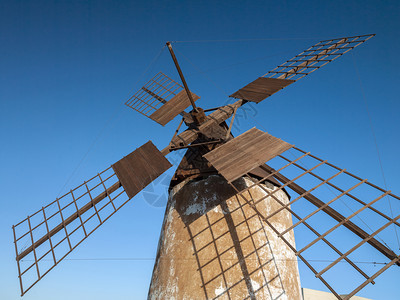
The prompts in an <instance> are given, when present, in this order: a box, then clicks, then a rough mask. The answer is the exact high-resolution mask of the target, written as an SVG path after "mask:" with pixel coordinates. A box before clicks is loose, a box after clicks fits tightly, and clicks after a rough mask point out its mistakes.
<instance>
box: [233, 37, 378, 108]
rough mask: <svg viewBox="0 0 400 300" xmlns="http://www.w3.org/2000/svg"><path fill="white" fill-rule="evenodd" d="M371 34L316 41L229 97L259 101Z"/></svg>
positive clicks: (331, 59) (352, 47)
mask: <svg viewBox="0 0 400 300" xmlns="http://www.w3.org/2000/svg"><path fill="white" fill-rule="evenodd" d="M373 36H375V34H368V35H358V36H353V37H344V38H337V39H331V40H325V41H320V42H319V43H317V44H315V45H313V46H311V47H310V48H308V49H307V50H304V51H303V52H301V53H300V54H298V55H296V56H295V57H293V58H292V59H290V60H288V61H286V62H285V63H283V64H282V65H279V66H277V67H276V68H275V69H273V70H271V71H269V72H268V73H267V74H265V75H263V76H262V77H259V78H257V79H256V80H254V81H253V82H251V83H249V84H247V85H246V86H244V87H243V88H241V89H239V90H238V91H236V92H234V93H233V94H232V95H230V97H233V98H238V99H243V100H247V101H252V102H256V103H259V102H261V101H262V100H264V99H266V98H268V97H269V96H271V95H272V94H274V93H276V92H278V91H279V90H281V89H283V88H285V87H286V86H288V85H290V84H292V83H293V82H295V81H297V80H299V79H301V78H303V77H304V76H306V75H309V74H311V73H312V72H314V71H316V70H318V69H319V68H321V67H322V66H325V65H326V64H328V63H330V62H332V61H334V60H335V59H337V58H339V57H340V56H342V55H343V54H345V53H347V52H349V51H350V50H352V49H354V48H355V47H357V46H359V45H361V44H362V43H364V42H365V41H367V40H369V39H370V38H372V37H373Z"/></svg>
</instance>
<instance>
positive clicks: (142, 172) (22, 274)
mask: <svg viewBox="0 0 400 300" xmlns="http://www.w3.org/2000/svg"><path fill="white" fill-rule="evenodd" d="M170 167H171V164H170V163H169V161H168V160H167V159H166V158H165V157H164V156H163V155H162V154H161V152H160V151H158V150H157V148H156V147H155V146H154V145H153V144H152V143H151V142H150V141H149V142H147V143H146V144H144V145H143V146H141V147H139V148H138V149H136V150H135V151H133V152H132V153H131V154H129V155H128V156H126V157H124V158H123V159H121V160H120V161H118V162H117V163H115V164H114V165H112V166H111V167H109V168H108V169H106V170H104V171H103V172H101V173H99V174H97V175H96V176H94V177H93V178H91V179H89V180H88V181H85V182H84V183H83V184H81V185H79V186H78V187H76V188H75V189H73V190H71V191H70V192H69V193H67V194H65V195H63V196H62V197H60V198H57V199H56V200H55V201H53V202H52V203H50V204H48V205H46V206H44V207H42V209H40V210H38V211H37V212H35V213H34V214H32V215H30V216H28V217H27V218H26V219H24V220H23V221H21V222H20V223H18V224H17V225H15V226H13V232H14V243H15V251H16V260H17V264H18V272H19V274H18V276H19V279H20V288H21V294H22V295H24V294H25V293H26V292H27V291H28V290H29V289H30V288H31V287H32V286H33V285H35V284H36V283H37V282H38V281H39V280H40V279H41V278H43V276H45V275H46V274H47V273H48V272H49V271H50V270H51V269H53V268H54V267H55V266H56V265H57V264H58V263H59V262H60V261H61V260H63V259H64V258H65V257H66V256H67V255H68V254H69V253H71V252H72V251H73V250H74V249H75V248H76V247H77V246H78V245H79V244H80V243H82V242H83V241H84V240H85V239H86V238H87V237H88V236H89V235H91V234H92V233H93V232H94V231H95V230H96V229H97V228H99V227H100V226H101V225H102V224H103V223H104V222H105V221H106V220H108V219H109V218H110V217H111V216H112V215H113V214H114V213H116V212H117V211H118V210H119V209H120V208H121V207H122V206H124V205H125V204H126V203H127V202H128V201H129V200H130V199H131V198H132V197H134V196H135V195H136V194H137V193H138V192H140V191H141V190H142V189H143V188H145V187H146V186H147V185H148V184H149V183H150V182H151V181H153V180H155V179H156V178H157V177H158V176H159V175H161V174H162V173H164V172H165V171H166V170H167V169H169V168H170Z"/></svg>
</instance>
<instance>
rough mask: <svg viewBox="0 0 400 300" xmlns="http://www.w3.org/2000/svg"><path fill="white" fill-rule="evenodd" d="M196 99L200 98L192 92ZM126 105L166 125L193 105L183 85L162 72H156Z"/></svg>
mask: <svg viewBox="0 0 400 300" xmlns="http://www.w3.org/2000/svg"><path fill="white" fill-rule="evenodd" d="M192 98H193V100H194V101H197V100H198V99H200V97H199V96H197V95H196V94H194V93H192ZM125 105H126V106H128V107H130V108H132V109H133V110H135V111H137V112H139V113H141V114H142V115H144V116H146V117H148V118H150V119H152V120H153V121H155V122H157V123H158V124H160V125H162V126H165V125H166V124H167V123H168V122H169V121H171V120H173V119H174V118H175V117H176V116H177V115H179V114H182V112H183V111H184V110H185V109H186V108H188V107H189V106H190V105H191V102H190V99H189V97H188V96H187V93H186V91H185V90H184V88H183V86H182V85H180V84H179V83H177V82H176V81H174V80H173V79H171V78H169V77H168V76H167V75H165V74H164V73H162V72H159V73H158V74H156V75H155V76H154V77H153V78H152V79H150V81H149V82H147V83H146V84H145V85H144V86H143V87H142V88H141V89H140V90H138V91H137V92H136V93H135V94H134V95H133V96H132V97H131V98H130V99H128V101H126V102H125Z"/></svg>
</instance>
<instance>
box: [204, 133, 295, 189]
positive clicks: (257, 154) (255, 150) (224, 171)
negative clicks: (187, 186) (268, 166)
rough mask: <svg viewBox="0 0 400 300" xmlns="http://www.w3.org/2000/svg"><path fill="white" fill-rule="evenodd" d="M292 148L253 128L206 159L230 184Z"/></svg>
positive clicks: (215, 150) (210, 153) (207, 155)
mask: <svg viewBox="0 0 400 300" xmlns="http://www.w3.org/2000/svg"><path fill="white" fill-rule="evenodd" d="M292 147H293V145H291V144H288V143H286V142H284V141H282V140H280V139H278V138H276V137H274V136H272V135H270V134H268V133H266V132H263V131H261V130H258V129H256V128H252V129H250V130H248V131H246V132H245V133H243V134H241V135H239V136H238V137H236V138H234V139H233V140H230V141H229V142H227V143H226V144H224V145H222V146H220V147H218V148H216V149H214V150H213V151H211V152H209V153H207V154H205V155H204V157H205V158H206V159H207V160H208V161H209V162H210V163H211V164H212V165H213V166H214V167H215V168H216V169H217V170H218V172H219V173H220V174H221V175H222V176H224V177H225V179H226V180H227V181H228V182H232V181H234V180H235V179H237V178H239V177H240V176H242V175H243V174H246V173H248V172H250V171H251V170H253V169H254V168H256V167H258V166H260V165H262V164H263V163H265V162H267V161H269V160H270V159H272V158H274V157H275V156H277V155H279V154H281V153H283V152H285V151H286V150H288V149H290V148H292Z"/></svg>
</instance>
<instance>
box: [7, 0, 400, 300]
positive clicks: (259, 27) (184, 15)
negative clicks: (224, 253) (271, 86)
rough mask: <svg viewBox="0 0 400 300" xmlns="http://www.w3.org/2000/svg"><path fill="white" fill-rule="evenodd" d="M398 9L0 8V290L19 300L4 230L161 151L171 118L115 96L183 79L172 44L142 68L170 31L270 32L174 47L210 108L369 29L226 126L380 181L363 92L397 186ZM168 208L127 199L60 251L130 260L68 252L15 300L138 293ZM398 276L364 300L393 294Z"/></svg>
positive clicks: (314, 4) (250, 5)
mask: <svg viewBox="0 0 400 300" xmlns="http://www.w3.org/2000/svg"><path fill="white" fill-rule="evenodd" d="M399 13H400V2H399V1H341V0H339V1H0V51H1V56H0V70H1V72H0V128H1V130H0V141H1V147H0V160H1V168H0V189H1V191H2V193H1V196H0V201H1V206H2V209H1V210H0V240H1V242H2V243H1V247H0V266H1V267H0V270H1V271H0V298H1V299H18V298H19V285H18V280H17V268H16V264H15V259H14V246H13V243H12V231H11V226H12V224H15V223H17V222H19V221H20V220H21V219H23V218H25V217H26V216H27V215H28V214H30V213H32V212H34V211H36V210H38V209H39V208H41V207H42V205H44V204H46V203H49V202H51V201H53V200H54V199H55V198H56V197H57V196H58V195H59V194H62V193H65V192H67V191H68V190H69V189H71V188H73V187H75V186H76V185H78V184H80V183H81V182H83V180H85V179H88V178H90V177H92V176H93V175H95V174H97V172H99V171H101V170H103V169H105V168H107V167H108V166H109V165H111V164H112V163H114V162H115V161H117V160H119V159H120V158H121V157H122V156H124V155H126V154H128V153H130V152H131V151H133V150H134V149H135V148H136V147H139V146H140V145H142V144H144V143H145V142H146V141H147V140H149V139H151V140H152V141H153V142H154V143H155V144H156V145H157V146H158V148H160V149H162V148H164V147H165V146H166V145H167V144H168V142H169V139H170V137H171V136H172V133H173V129H174V128H175V127H176V126H177V123H178V121H179V120H175V121H173V122H171V123H170V124H168V125H167V126H166V127H164V128H163V127H161V126H160V125H158V124H156V123H154V122H152V121H151V120H149V119H146V118H145V117H143V116H141V115H139V114H138V113H136V112H134V111H132V110H131V109H129V108H127V107H126V106H124V105H123V103H124V102H125V101H126V99H127V98H128V97H129V96H131V95H132V94H133V93H134V92H135V91H136V90H137V89H139V88H140V87H141V86H142V84H143V83H145V82H146V81H147V80H148V79H149V78H150V77H152V76H153V75H154V74H155V73H157V72H158V71H160V70H161V71H164V72H165V73H166V74H167V75H170V76H171V77H173V78H176V79H178V78H177V74H176V71H175V69H174V68H173V66H172V64H171V59H170V57H169V55H168V53H167V51H164V52H163V53H162V54H161V56H160V57H159V59H158V60H157V61H156V63H155V64H153V66H152V67H151V68H150V69H149V70H148V72H147V73H145V74H144V75H143V73H144V71H145V70H146V68H147V67H148V65H149V63H150V62H151V61H152V60H153V58H154V57H155V56H156V55H157V54H158V53H159V52H160V50H161V48H162V47H163V45H164V44H165V42H166V41H168V40H171V41H189V40H238V39H269V40H263V41H247V42H245V41H237V42H201V43H200V42H199V43H176V44H175V45H174V47H175V49H176V50H177V56H178V58H179V60H180V62H181V66H182V69H183V71H184V73H185V74H186V77H187V81H188V84H189V86H190V88H191V89H192V90H193V91H194V92H195V93H197V94H198V95H200V96H201V100H200V102H199V105H200V106H202V107H203V108H206V107H215V106H219V105H221V104H223V103H225V102H226V101H228V97H227V95H229V94H230V93H232V92H234V91H235V90H237V89H238V88H240V87H242V86H243V85H245V84H247V83H248V82H250V81H252V80H254V79H255V78H257V77H258V76H261V75H263V74H265V73H266V72H268V71H269V70H271V69H272V68H274V67H275V66H276V65H278V64H280V63H282V62H284V61H286V60H287V59H289V58H291V57H292V56H294V55H296V54H298V53H300V52H301V51H302V50H303V49H305V48H308V47H309V46H311V45H312V44H314V43H316V42H318V41H319V40H321V39H329V38H335V37H342V36H351V35H357V34H368V33H376V34H377V35H376V37H374V38H372V39H371V40H369V41H368V42H366V43H365V44H363V45H361V46H359V47H358V48H356V49H355V50H353V51H352V52H350V53H348V54H346V55H345V56H343V57H341V58H339V59H338V60H336V61H335V62H333V63H331V64H329V65H327V66H325V67H324V68H322V69H321V70H318V71H317V72H315V73H313V74H312V75H310V76H308V77H307V78H304V79H302V80H301V81H299V82H297V83H295V84H293V85H291V86H290V87H288V88H287V89H285V90H284V91H282V92H280V93H278V94H276V95H274V96H273V97H271V98H269V99H268V101H265V102H263V103H262V104H259V105H257V106H255V107H256V111H255V112H254V114H252V115H251V116H248V117H247V118H240V119H238V121H239V124H238V126H237V127H236V128H235V129H234V133H235V134H239V133H241V132H244V131H245V130H247V129H249V128H251V127H253V126H257V127H258V128H259V129H262V130H266V131H268V132H270V133H271V134H273V135H275V136H277V137H280V138H282V139H284V140H286V141H288V142H290V143H293V144H295V145H296V146H298V147H299V148H302V149H305V150H308V151H311V152H312V153H313V154H316V155H317V156H320V157H322V158H325V159H328V160H329V161H330V162H332V163H335V164H336V165H338V166H341V167H343V168H347V169H348V170H350V171H352V172H354V173H356V174H358V175H360V176H361V177H363V178H368V179H369V180H370V181H371V182H374V183H376V184H378V185H380V186H383V179H382V175H381V172H380V166H379V162H378V157H377V153H376V148H375V144H374V139H373V136H372V133H371V129H370V123H369V120H368V114H367V110H366V105H365V101H366V103H367V105H368V108H369V111H370V114H371V119H372V124H373V127H374V130H375V134H376V138H377V144H378V146H379V149H380V153H381V158H382V163H383V168H384V172H385V175H386V179H387V185H388V188H389V189H391V190H392V191H393V192H394V193H395V194H400V185H399V180H400V176H399V173H398V170H399V168H400V162H399V159H398V157H399V150H398V149H399V146H400V142H399V133H398V132H399V129H400V125H399V109H400V104H399V96H398V94H399V93H398V86H399V83H400V82H399V77H398V71H397V70H398V69H399V67H400V63H399V59H398V53H399V51H400V38H399V34H398V30H399V28H400V21H399V20H400V19H399ZM184 57H185V58H187V59H188V60H186V59H185V58H184ZM195 66H196V67H195ZM357 70H358V73H359V77H358V75H357ZM200 71H203V72H204V73H201V72H200ZM363 93H364V95H365V98H363ZM364 100H365V101H364ZM200 103H201V104H200ZM259 124H261V125H259ZM169 158H170V159H171V157H169ZM172 159H174V158H172ZM156 192H157V193H162V192H163V190H162V188H161V185H157V186H156ZM161 206H162V205H161ZM163 214H164V207H158V208H157V207H154V206H151V205H149V204H148V203H147V202H146V201H145V199H144V198H143V195H138V196H137V197H135V198H134V199H133V200H132V201H131V202H130V203H129V204H128V205H127V207H125V209H123V210H121V211H120V212H119V213H118V214H117V215H116V216H114V217H113V218H111V220H110V221H108V222H107V223H108V224H107V223H106V224H104V225H103V226H102V228H101V229H100V230H98V232H96V233H94V235H93V236H91V237H90V238H89V239H88V240H87V241H86V242H84V244H82V245H81V246H80V247H79V248H78V249H76V251H74V253H73V254H72V255H71V256H70V258H73V259H82V258H83V259H86V258H95V259H96V258H134V259H135V260H125V261H108V260H101V261H98V260H68V261H64V262H62V263H61V264H60V265H59V266H58V267H56V268H55V269H54V270H53V271H52V272H51V273H50V274H48V275H47V276H46V277H45V278H44V279H43V280H42V281H41V282H40V283H39V284H38V285H37V286H36V287H34V288H33V289H32V290H31V291H30V292H29V293H28V294H27V295H26V296H24V298H25V299H27V300H31V299H41V300H45V299H72V298H73V299H97V300H100V299H145V298H146V296H147V290H148V286H149V282H150V277H151V272H152V269H153V263H154V260H153V259H154V257H155V253H156V246H157V242H158V236H159V232H160V227H161V223H162V220H163ZM338 276H339V277H342V276H343V274H338ZM398 276H399V270H397V269H395V268H394V267H393V268H391V270H390V271H389V272H387V273H386V274H384V275H383V276H382V277H381V278H378V280H377V284H376V285H375V286H374V287H372V288H370V287H368V288H367V289H365V290H363V291H362V292H361V293H360V295H362V296H365V297H369V298H373V299H397V298H396V295H397V297H398V293H397V289H396V286H395V284H396V280H395V278H397V279H398ZM302 285H303V286H304V287H308V288H316V289H322V288H323V287H322V286H321V284H320V283H319V282H318V280H316V279H315V278H312V276H308V275H305V276H304V277H303V278H302Z"/></svg>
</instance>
